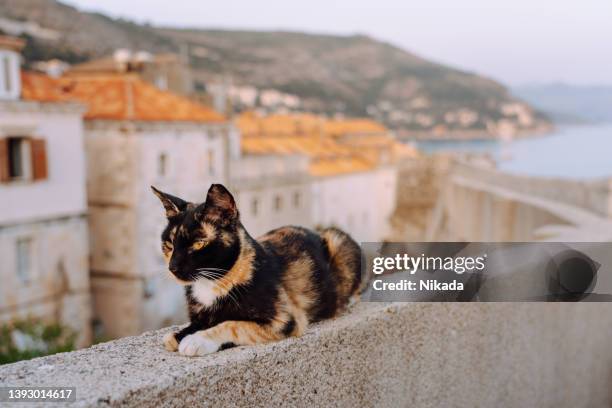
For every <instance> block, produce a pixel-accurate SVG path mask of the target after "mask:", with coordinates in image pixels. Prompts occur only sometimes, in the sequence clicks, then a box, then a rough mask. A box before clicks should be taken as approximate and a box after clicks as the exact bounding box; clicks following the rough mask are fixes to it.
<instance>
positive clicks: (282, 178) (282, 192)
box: [230, 155, 313, 237]
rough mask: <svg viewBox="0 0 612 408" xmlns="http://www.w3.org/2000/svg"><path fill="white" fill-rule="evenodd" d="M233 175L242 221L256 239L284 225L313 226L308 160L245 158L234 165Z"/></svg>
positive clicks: (279, 156)
mask: <svg viewBox="0 0 612 408" xmlns="http://www.w3.org/2000/svg"><path fill="white" fill-rule="evenodd" d="M231 174H232V180H231V183H230V185H231V189H232V191H233V193H234V196H235V198H236V202H237V204H238V209H239V211H240V218H241V220H242V223H243V225H244V226H245V228H246V229H247V231H248V232H249V233H250V234H251V235H252V236H253V237H258V236H260V235H263V234H265V233H266V232H268V231H270V230H272V229H274V228H278V227H282V226H285V225H300V226H304V227H312V225H313V224H312V218H311V216H312V195H311V194H312V192H311V184H310V182H311V179H310V177H309V175H308V158H307V157H305V156H299V155H295V156H281V155H261V156H260V155H245V156H243V157H242V158H240V160H238V161H235V162H232V164H231Z"/></svg>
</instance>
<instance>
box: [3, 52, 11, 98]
mask: <svg viewBox="0 0 612 408" xmlns="http://www.w3.org/2000/svg"><path fill="white" fill-rule="evenodd" d="M2 71H3V72H4V90H5V91H6V93H7V94H10V93H11V90H12V89H13V85H12V83H11V60H10V59H9V57H8V56H5V57H4V58H3V59H2Z"/></svg>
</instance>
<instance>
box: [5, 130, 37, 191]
mask: <svg viewBox="0 0 612 408" xmlns="http://www.w3.org/2000/svg"><path fill="white" fill-rule="evenodd" d="M45 179H47V147H46V142H45V140H44V139H40V138H33V137H22V136H18V137H5V138H0V182H3V183H6V182H11V181H28V180H45Z"/></svg>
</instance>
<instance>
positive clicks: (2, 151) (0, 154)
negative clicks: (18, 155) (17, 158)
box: [0, 137, 10, 183]
mask: <svg viewBox="0 0 612 408" xmlns="http://www.w3.org/2000/svg"><path fill="white" fill-rule="evenodd" d="M9 174H10V173H9V151H8V139H7V138H5V137H2V138H0V182H2V183H5V182H7V181H9V179H10V176H9Z"/></svg>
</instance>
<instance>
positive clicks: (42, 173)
mask: <svg viewBox="0 0 612 408" xmlns="http://www.w3.org/2000/svg"><path fill="white" fill-rule="evenodd" d="M29 141H30V152H31V154H32V160H31V163H32V179H34V180H46V179H47V144H46V142H45V139H29Z"/></svg>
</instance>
